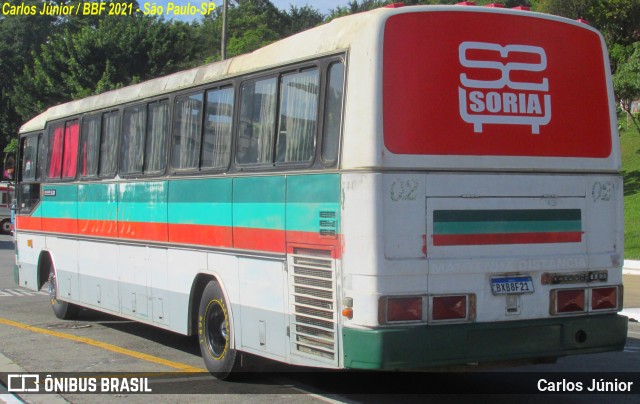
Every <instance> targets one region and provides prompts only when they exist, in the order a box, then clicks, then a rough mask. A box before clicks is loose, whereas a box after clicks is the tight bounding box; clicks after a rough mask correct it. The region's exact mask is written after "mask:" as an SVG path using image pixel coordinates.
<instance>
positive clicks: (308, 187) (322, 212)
mask: <svg viewBox="0 0 640 404" xmlns="http://www.w3.org/2000/svg"><path fill="white" fill-rule="evenodd" d="M340 239H341V237H340V175H339V174H320V175H317V174H316V175H295V176H294V175H290V176H287V243H288V244H291V243H297V244H306V245H310V246H314V245H317V246H332V247H334V249H335V252H334V256H336V257H339V255H340V248H339V247H340ZM287 252H291V251H289V250H288V251H287Z"/></svg>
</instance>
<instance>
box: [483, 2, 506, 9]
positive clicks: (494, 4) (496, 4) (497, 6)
mask: <svg viewBox="0 0 640 404" xmlns="http://www.w3.org/2000/svg"><path fill="white" fill-rule="evenodd" d="M485 7H493V8H504V4H502V3H491V4H487V5H486V6H485Z"/></svg>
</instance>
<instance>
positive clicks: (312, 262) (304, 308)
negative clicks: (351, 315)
mask: <svg viewBox="0 0 640 404" xmlns="http://www.w3.org/2000/svg"><path fill="white" fill-rule="evenodd" d="M288 265H289V283H290V288H289V290H290V291H291V296H290V297H289V305H290V309H291V313H292V316H291V344H292V352H296V353H297V354H298V355H301V356H305V357H310V358H313V359H315V360H320V361H323V362H329V363H337V359H338V358H337V355H336V353H337V326H336V319H337V314H336V307H337V305H336V293H335V290H336V277H335V273H336V271H335V265H336V264H335V260H334V259H333V258H332V257H331V251H328V250H315V249H308V248H305V249H301V248H294V250H293V254H290V255H289V257H288Z"/></svg>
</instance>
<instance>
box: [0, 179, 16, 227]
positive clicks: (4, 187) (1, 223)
mask: <svg viewBox="0 0 640 404" xmlns="http://www.w3.org/2000/svg"><path fill="white" fill-rule="evenodd" d="M12 199H13V185H12V184H11V183H10V182H4V181H2V182H0V233H1V234H11V231H12V227H11V223H12V222H11V201H12Z"/></svg>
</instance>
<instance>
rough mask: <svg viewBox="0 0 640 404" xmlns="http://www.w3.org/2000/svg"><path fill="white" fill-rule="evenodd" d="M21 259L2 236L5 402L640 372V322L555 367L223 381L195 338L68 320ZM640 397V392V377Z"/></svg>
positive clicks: (287, 395)
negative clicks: (20, 277) (29, 383)
mask: <svg viewBox="0 0 640 404" xmlns="http://www.w3.org/2000/svg"><path fill="white" fill-rule="evenodd" d="M13 262H14V254H13V241H12V239H11V237H8V236H0V380H2V381H3V382H4V384H5V386H1V385H0V404H2V403H14V402H15V403H19V402H21V400H25V401H26V402H30V403H31V402H32V403H52V402H54V403H55V402H59V403H64V402H73V403H101V402H104V403H107V402H113V401H115V400H118V401H123V400H124V401H126V402H133V403H137V402H140V403H143V402H144V403H147V402H150V401H155V402H158V403H164V402H171V403H179V402H184V403H194V402H212V401H215V402H260V403H262V402H274V403H288V402H296V403H298V402H374V401H375V402H399V401H404V402H413V401H418V400H419V401H423V400H424V399H425V394H424V393H425V386H433V387H434V389H435V391H436V392H437V393H447V394H427V395H426V396H428V398H429V399H430V400H429V401H434V402H440V401H446V402H450V401H451V399H454V398H468V399H470V400H471V399H473V398H474V397H476V398H477V396H472V395H466V394H465V393H466V392H467V391H468V390H469V386H470V385H473V386H475V387H474V388H475V390H476V391H477V390H478V389H480V390H483V389H485V388H486V390H487V391H490V392H492V393H496V392H500V391H501V388H503V386H504V392H505V393H510V394H515V393H519V392H531V391H532V390H535V388H536V387H537V381H538V380H540V379H542V378H546V379H549V380H555V379H554V374H556V375H561V376H562V377H561V378H560V380H562V378H565V379H566V380H565V382H571V381H572V380H571V378H572V377H578V376H575V373H573V372H589V373H585V374H584V375H585V377H587V376H588V378H589V380H591V379H593V378H596V379H598V380H599V379H603V380H605V381H607V380H609V379H611V381H613V379H615V378H617V379H618V381H619V382H624V381H626V378H629V377H635V378H636V379H638V378H639V376H638V375H640V325H639V324H638V323H637V322H630V323H629V335H628V340H627V345H626V347H625V349H624V351H622V352H612V353H605V354H596V355H583V356H576V357H566V358H560V359H559V360H558V361H557V362H556V363H555V364H544V365H534V366H511V367H509V368H485V367H482V368H477V367H475V366H465V367H461V368H456V369H454V370H456V371H464V373H459V372H442V369H438V370H437V371H433V370H430V371H427V372H412V373H398V372H375V373H361V372H325V371H314V370H313V369H300V368H296V367H291V366H286V365H282V364H277V363H274V362H271V361H266V360H261V359H257V358H249V359H248V361H249V362H250V363H251V365H252V368H253V369H254V370H255V372H253V373H247V374H243V375H242V376H241V377H240V378H239V380H237V381H234V382H221V381H218V380H216V379H214V378H213V377H211V376H210V375H209V374H208V373H206V372H205V370H204V365H203V362H202V359H201V357H200V352H199V348H198V344H197V341H196V340H195V338H192V337H185V336H182V335H178V334H175V333H172V332H169V331H164V330H161V329H158V328H155V327H151V326H147V325H144V324H139V323H136V322H133V321H130V320H125V319H121V318H118V317H114V316H110V315H106V314H102V313H97V312H94V311H90V310H84V311H82V312H81V313H80V315H79V317H78V318H77V319H76V320H74V321H63V320H58V319H57V318H56V317H55V316H54V315H53V313H52V311H51V308H50V307H49V302H48V295H47V293H46V292H45V291H44V290H43V291H41V292H33V291H28V290H26V289H24V288H22V287H20V286H18V285H16V284H15V283H14V281H13ZM627 278H629V280H628V282H629V286H627V287H626V289H625V293H626V296H627V297H628V296H630V295H631V296H633V297H632V298H627V299H626V300H627V301H630V302H634V304H635V302H640V299H639V297H640V282H638V281H640V276H632V277H629V276H625V283H626V282H627ZM447 370H450V369H447ZM22 372H28V373H30V374H36V373H37V374H38V375H39V377H40V379H41V382H42V379H44V378H45V377H46V375H48V374H51V375H52V376H53V377H57V376H61V377H62V376H65V377H67V376H69V377H71V376H73V377H75V376H77V375H82V376H83V377H86V376H87V375H89V376H96V377H98V376H105V375H106V376H114V375H120V376H122V375H124V376H125V377H133V378H136V377H143V378H146V379H148V381H149V384H150V388H151V389H152V391H153V392H152V393H144V394H133V393H127V392H124V393H123V392H121V393H106V394H77V393H62V394H28V393H26V394H24V393H19V396H16V395H13V394H10V393H9V392H7V391H6V390H7V389H6V386H7V380H6V379H7V376H8V375H9V374H21V373H22ZM532 372H535V373H532ZM557 372H569V373H557ZM630 375H635V376H630ZM78 377H79V376H78ZM577 380H578V379H576V380H573V382H577ZM634 380H635V379H634ZM584 383H587V382H586V381H585V382H584ZM478 385H480V387H478ZM565 387H566V383H565ZM585 387H586V386H585ZM519 389H520V390H519ZM427 390H428V389H427ZM633 391H634V392H640V381H638V382H636V386H635V389H634V390H633ZM373 392H375V394H373ZM408 393H421V394H420V395H417V394H408ZM549 394H550V393H549V392H545V393H541V394H533V395H519V396H518V401H523V402H537V401H539V400H542V399H544V400H546V399H547V398H553V397H556V398H557V397H558V396H553V397H552V396H549ZM571 394H575V392H573V393H570V394H569V395H564V396H562V399H563V401H564V402H567V401H568V402H573V401H575V402H594V403H596V402H602V400H603V399H604V398H605V397H603V396H602V395H577V394H576V395H573V396H572V395H571ZM484 397H485V398H487V399H488V398H490V397H489V396H484ZM503 398H504V397H503ZM511 398H514V397H511ZM638 398H639V395H638V394H618V393H615V394H613V395H612V397H608V398H607V401H608V399H614V400H615V401H616V402H638Z"/></svg>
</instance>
